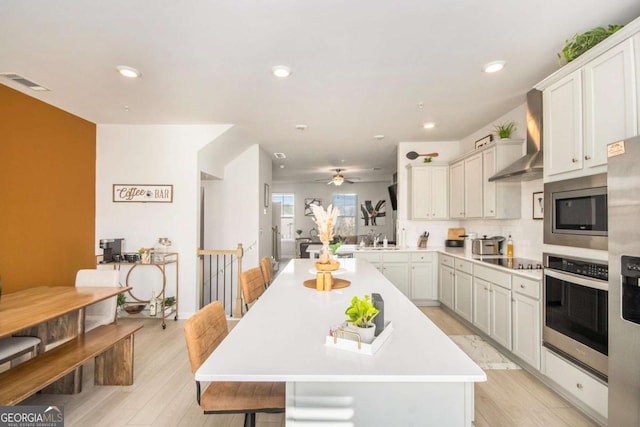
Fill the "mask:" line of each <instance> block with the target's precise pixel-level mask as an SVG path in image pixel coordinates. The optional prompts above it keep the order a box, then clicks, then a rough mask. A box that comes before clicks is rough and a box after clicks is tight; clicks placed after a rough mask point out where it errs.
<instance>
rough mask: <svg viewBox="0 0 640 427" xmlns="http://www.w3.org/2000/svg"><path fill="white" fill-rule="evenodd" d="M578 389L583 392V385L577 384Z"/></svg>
mask: <svg viewBox="0 0 640 427" xmlns="http://www.w3.org/2000/svg"><path fill="white" fill-rule="evenodd" d="M576 387H577V389H578V390H582V389H583V388H584V387H583V386H582V384H580V383H577V384H576Z"/></svg>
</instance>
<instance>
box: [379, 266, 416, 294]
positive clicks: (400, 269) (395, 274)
mask: <svg viewBox="0 0 640 427" xmlns="http://www.w3.org/2000/svg"><path fill="white" fill-rule="evenodd" d="M407 268H408V265H407V263H401V262H383V263H382V274H383V275H384V277H386V278H387V279H389V281H390V282H391V283H393V284H394V285H395V286H396V288H398V289H399V290H400V292H402V293H403V294H405V295H406V296H407V297H409V296H410V294H409V271H408V269H407Z"/></svg>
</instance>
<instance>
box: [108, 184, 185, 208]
mask: <svg viewBox="0 0 640 427" xmlns="http://www.w3.org/2000/svg"><path fill="white" fill-rule="evenodd" d="M113 201H114V202H115V203H122V202H124V203H173V185H172V184H167V185H165V184H113Z"/></svg>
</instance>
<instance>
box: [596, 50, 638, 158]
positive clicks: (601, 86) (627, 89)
mask: <svg viewBox="0 0 640 427" xmlns="http://www.w3.org/2000/svg"><path fill="white" fill-rule="evenodd" d="M633 57H634V54H633V40H631V39H629V40H627V41H625V42H623V43H620V44H619V45H617V46H615V47H614V48H613V49H611V50H609V51H607V52H605V53H603V54H602V55H600V56H598V57H597V58H596V59H594V60H593V61H591V62H590V63H589V64H587V65H586V66H585V67H584V105H585V110H584V124H585V127H584V166H585V167H586V168H593V167H596V166H600V165H606V164H607V144H609V143H611V142H615V141H619V140H621V139H623V138H627V137H630V136H634V135H636V134H637V133H638V132H637V113H636V97H635V91H634V89H635V82H634V78H635V74H634V65H633Z"/></svg>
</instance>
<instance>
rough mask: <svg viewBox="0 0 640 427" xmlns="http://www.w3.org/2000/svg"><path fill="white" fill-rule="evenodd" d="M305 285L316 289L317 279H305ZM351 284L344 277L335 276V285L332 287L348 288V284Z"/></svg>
mask: <svg viewBox="0 0 640 427" xmlns="http://www.w3.org/2000/svg"><path fill="white" fill-rule="evenodd" d="M304 285H305V286H306V287H307V288H311V289H315V288H316V279H310V280H305V281H304ZM350 285H351V282H350V281H348V280H344V279H336V278H335V277H334V278H333V286H331V289H340V288H346V287H347V286H350Z"/></svg>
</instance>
